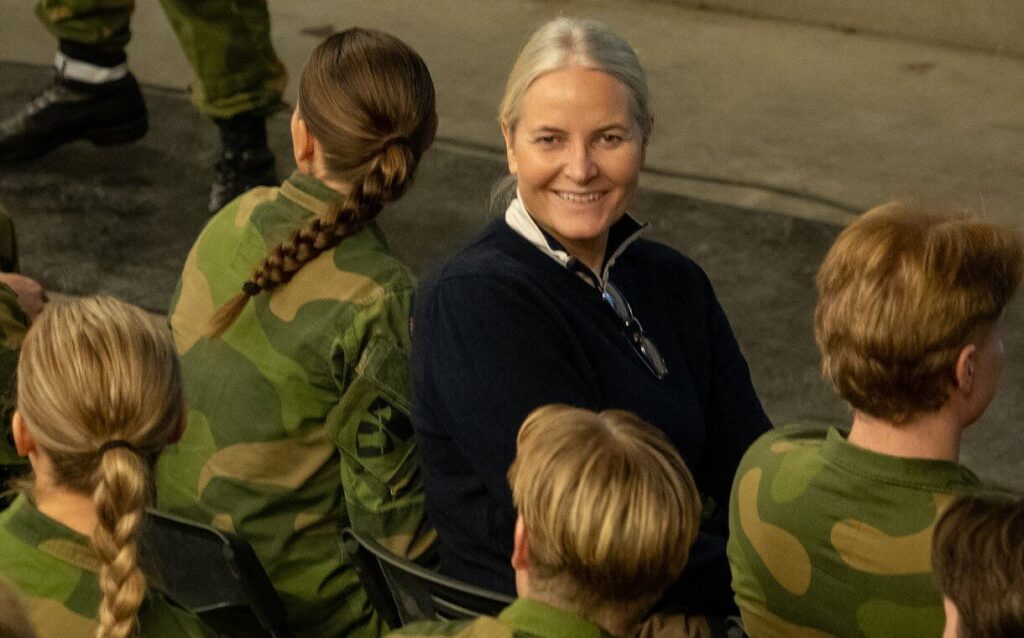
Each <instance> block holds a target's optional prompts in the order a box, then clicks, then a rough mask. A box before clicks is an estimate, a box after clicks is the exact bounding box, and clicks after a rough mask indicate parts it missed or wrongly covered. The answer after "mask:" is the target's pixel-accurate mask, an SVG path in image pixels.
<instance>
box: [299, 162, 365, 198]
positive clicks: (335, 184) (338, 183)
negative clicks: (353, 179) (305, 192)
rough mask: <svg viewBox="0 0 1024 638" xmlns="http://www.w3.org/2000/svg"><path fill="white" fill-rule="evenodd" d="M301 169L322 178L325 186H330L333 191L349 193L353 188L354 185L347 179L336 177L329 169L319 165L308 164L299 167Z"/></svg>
mask: <svg viewBox="0 0 1024 638" xmlns="http://www.w3.org/2000/svg"><path fill="white" fill-rule="evenodd" d="M299 170H300V171H302V172H303V173H305V174H307V175H309V176H310V177H312V178H314V179H318V180H320V181H321V182H322V183H323V184H324V185H325V186H327V187H328V188H330V189H331V190H332V191H335V192H338V193H341V194H342V195H348V193H349V191H351V190H352V185H351V184H350V183H348V182H346V181H343V180H340V179H334V178H333V177H331V176H330V175H329V174H328V173H327V171H326V170H325V169H324V168H322V167H318V166H306V167H301V166H300V167H299Z"/></svg>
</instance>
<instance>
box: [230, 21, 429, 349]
mask: <svg viewBox="0 0 1024 638" xmlns="http://www.w3.org/2000/svg"><path fill="white" fill-rule="evenodd" d="M434 103H435V99H434V85H433V81H432V80H431V78H430V71H429V70H428V69H427V65H426V63H425V62H423V59H422V58H421V57H420V56H419V54H418V53H416V52H415V51H414V50H413V49H412V48H410V47H409V46H408V45H407V44H405V43H404V42H402V41H401V40H399V39H398V38H395V37H394V36H391V35H388V34H386V33H382V32H380V31H373V30H368V29H360V28H352V29H348V30H345V31H342V32H340V33H336V34H334V35H332V36H331V37H329V38H327V39H326V40H325V41H324V42H322V43H321V44H320V45H319V46H318V47H317V48H316V49H314V51H313V53H312V54H310V58H309V61H307V62H306V66H305V68H304V69H303V71H302V78H301V80H300V82H299V100H298V108H297V116H298V117H299V118H300V119H301V120H302V121H303V122H304V123H305V125H306V127H307V129H308V130H309V133H310V135H312V136H313V137H314V138H315V139H316V140H317V141H318V142H319V143H320V147H321V149H322V151H323V159H324V169H325V171H326V173H327V175H328V176H329V177H331V178H332V179H336V180H338V181H342V182H345V183H347V184H349V185H350V186H351V189H350V190H349V192H348V195H347V196H346V197H345V198H344V200H343V201H342V202H341V204H340V205H339V206H337V207H336V208H334V209H332V210H329V211H327V212H326V213H324V214H322V215H320V216H316V217H314V218H313V219H311V220H310V221H309V222H307V223H306V225H304V226H303V227H301V228H299V229H297V230H295V231H294V232H293V233H292V234H291V236H290V237H289V238H288V239H286V240H285V241H283V242H281V243H280V244H278V245H277V246H274V247H273V248H272V249H271V250H270V251H269V252H268V253H267V256H266V257H264V258H263V260H262V262H260V264H259V265H258V266H257V267H256V268H255V270H253V273H252V275H250V277H249V279H248V280H247V281H246V282H245V283H243V284H242V291H241V292H240V293H238V294H237V295H235V296H234V297H233V298H231V299H230V300H229V301H228V302H227V303H225V304H224V305H223V306H222V307H221V308H220V309H219V310H218V311H217V312H216V313H215V314H214V315H213V318H212V319H211V321H210V335H211V336H213V337H218V336H220V335H221V334H223V333H224V331H225V330H227V329H228V328H229V327H230V326H231V324H233V323H234V321H235V319H237V318H238V315H239V314H240V313H241V312H242V310H243V309H244V308H245V305H246V304H247V303H248V301H249V299H250V298H251V297H254V296H256V295H258V294H259V293H260V292H264V291H270V290H273V289H274V288H276V287H277V286H280V285H283V284H286V283H288V282H289V281H291V279H292V277H294V276H295V273H297V272H298V271H299V270H300V269H301V268H302V267H303V266H304V265H306V264H307V263H309V262H310V261H312V260H313V259H315V258H316V257H318V256H319V255H320V254H321V253H323V252H325V251H327V250H330V249H331V248H334V247H335V246H337V245H338V243H339V242H340V241H341V240H342V239H344V238H345V237H348V236H350V235H354V234H356V233H358V232H359V231H360V230H362V229H363V227H364V226H365V225H366V224H367V223H368V222H370V221H371V220H373V219H374V218H375V217H376V216H377V215H378V214H379V213H380V211H381V209H382V208H383V207H384V205H385V204H387V203H389V202H393V201H395V200H397V199H398V198H399V197H401V196H402V195H403V194H404V193H405V191H406V190H407V189H408V187H409V184H410V183H411V181H412V178H413V174H414V172H415V170H416V165H417V164H418V162H419V160H420V157H422V155H423V153H424V152H426V150H427V149H428V148H429V147H430V145H431V144H432V143H433V140H434V133H435V131H436V129H437V113H436V111H435V108H434Z"/></svg>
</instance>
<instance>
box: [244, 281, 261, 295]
mask: <svg viewBox="0 0 1024 638" xmlns="http://www.w3.org/2000/svg"><path fill="white" fill-rule="evenodd" d="M260 290H262V288H260V285H259V284H258V283H256V282H255V281H247V282H245V283H244V284H242V292H244V293H245V294H247V295H249V296H250V297H255V296H256V295H258V294H260Z"/></svg>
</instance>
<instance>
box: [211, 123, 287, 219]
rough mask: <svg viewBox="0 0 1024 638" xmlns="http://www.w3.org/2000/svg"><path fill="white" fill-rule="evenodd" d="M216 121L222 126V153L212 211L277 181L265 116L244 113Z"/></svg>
mask: <svg viewBox="0 0 1024 638" xmlns="http://www.w3.org/2000/svg"><path fill="white" fill-rule="evenodd" d="M214 121H215V122H216V123H217V128H219V129H220V156H219V157H218V158H217V163H216V164H214V168H215V169H216V175H215V176H214V178H213V186H211V187H210V204H209V210H210V214H211V215H212V214H214V213H216V212H217V211H219V210H220V209H222V208H224V206H225V205H227V203H228V202H230V201H231V200H233V199H234V198H236V197H238V196H239V195H241V194H242V193H244V192H245V191H247V190H249V189H250V188H254V187H256V186H276V185H277V183H278V181H277V172H276V171H275V170H274V154H273V153H271V152H270V148H269V147H268V146H267V119H266V117H264V116H263V115H254V114H252V113H242V114H240V115H236V116H234V117H232V118H228V119H223V120H222V119H215V120H214Z"/></svg>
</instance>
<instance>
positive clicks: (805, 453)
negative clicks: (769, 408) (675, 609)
mask: <svg viewBox="0 0 1024 638" xmlns="http://www.w3.org/2000/svg"><path fill="white" fill-rule="evenodd" d="M978 488H980V482H979V480H978V478H977V477H976V476H975V475H974V474H973V473H972V472H971V471H970V470H968V469H967V468H965V467H963V466H962V465H959V464H958V463H954V462H951V461H940V460H927V459H909V458H899V457H894V456H888V455H884V454H877V453H874V452H870V451H868V450H865V449H862V448H859V447H856V446H854V445H852V444H850V443H847V442H846V439H845V438H844V437H843V435H842V434H840V433H839V431H838V430H835V429H831V430H828V431H827V433H826V431H824V430H820V429H817V430H812V429H807V428H799V427H786V428H781V429H777V430H773V431H771V432H768V433H767V434H765V435H763V436H762V437H761V438H760V439H758V441H757V442H756V443H754V445H753V446H751V448H750V450H748V451H747V453H746V455H745V456H744V458H743V460H742V461H741V463H740V466H739V470H738V472H737V474H736V481H735V483H734V485H733V492H732V500H731V503H730V512H729V514H730V515H729V527H730V534H729V545H728V553H729V562H730V565H731V567H732V574H733V589H734V590H735V592H736V602H737V604H738V605H739V608H740V612H741V614H742V616H743V622H744V625H745V627H746V630H747V633H748V634H750V636H752V637H753V638H783V637H785V638H818V637H822V636H844V637H846V636H850V637H854V636H863V637H865V638H883V637H888V638H892V637H895V636H899V637H900V638H915V637H921V638H924V637H937V636H940V635H941V634H942V628H943V624H944V615H943V609H942V598H941V596H940V595H939V592H938V589H937V588H936V585H935V582H934V580H933V577H932V565H931V536H932V529H933V527H934V525H935V522H936V520H937V519H938V517H939V515H940V513H941V512H942V510H943V509H944V508H945V507H946V505H947V504H948V503H949V501H950V500H951V499H952V498H953V496H954V495H955V494H956V493H958V492H964V491H971V490H975V489H978Z"/></svg>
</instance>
